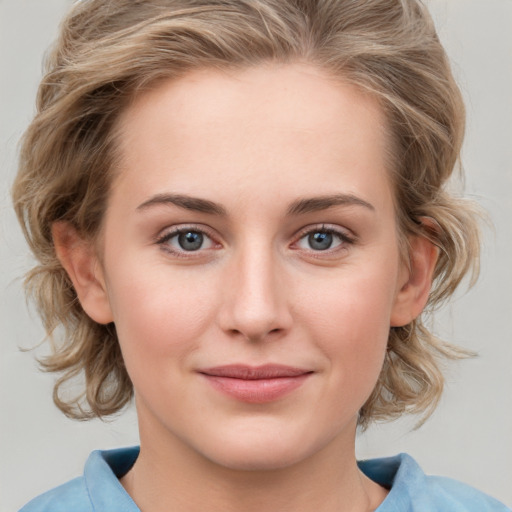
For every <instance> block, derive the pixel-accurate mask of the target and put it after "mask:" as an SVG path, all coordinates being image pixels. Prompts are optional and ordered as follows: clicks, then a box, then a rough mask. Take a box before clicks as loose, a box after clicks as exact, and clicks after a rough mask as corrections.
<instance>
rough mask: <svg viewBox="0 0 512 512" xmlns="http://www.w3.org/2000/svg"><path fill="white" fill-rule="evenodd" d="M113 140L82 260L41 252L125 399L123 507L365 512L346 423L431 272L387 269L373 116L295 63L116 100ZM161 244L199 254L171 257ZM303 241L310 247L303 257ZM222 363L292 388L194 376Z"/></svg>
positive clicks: (72, 241) (62, 249)
mask: <svg viewBox="0 0 512 512" xmlns="http://www.w3.org/2000/svg"><path fill="white" fill-rule="evenodd" d="M117 129H118V131H119V136H120V150H121V155H122V161H121V162H120V165H119V169H118V175H117V177H116V179H115V183H114V186H113V188H112V192H111V195H110V198H109V203H108V208H107V212H106V217H105V219H104V224H103V228H102V233H101V239H100V242H101V243H97V244H90V243H87V242H86V241H84V240H81V239H80V237H79V236H78V235H77V233H75V232H74V231H73V229H72V228H71V227H70V226H69V225H67V224H65V223H58V224H56V225H55V226H54V229H53V234H54V239H55V245H56V248H57V253H58V256H59V258H60V260H61V262H62V263H63V265H64V267H65V268H66V270H67V271H68V273H69V275H70V277H71V279H72V280H73V283H74V285H75V288H76V290H77V293H78V296H79V299H80V301H81V303H82V305H83V307H84V309H85V310H86V312H87V313H88V314H89V315H90V316H91V317H92V318H93V319H94V320H96V321H98V322H100V323H108V322H115V325H116V330H117V333H118V336H119V341H120V345H121V349H122V352H123V357H124V360H125V363H126V367H127V370H128V372H129V374H130V377H131V379H132V382H133V385H134V388H135V393H136V406H137V412H138V418H139V428H140V441H141V455H140V457H139V459H138V460H137V462H136V463H135V465H134V467H133V468H132V470H131V471H130V472H129V473H128V474H127V475H126V476H125V477H124V478H123V479H122V483H123V485H124V486H125V488H126V490H127V491H128V492H129V493H130V494H131V496H132V497H133V498H134V500H135V501H136V503H137V504H138V506H139V507H140V508H141V510H142V511H149V510H151V511H153V512H154V511H159V510H162V511H163V510H176V511H196V510H197V511H199V510H204V507H205V503H208V509H209V510H212V511H216V510H219V511H221V510H222V511H230V510H248V511H252V510H258V511H260V512H261V511H262V510H276V509H279V510H293V511H299V512H300V511H302V510H304V511H306V510H308V511H310V510H313V509H314V510H318V511H326V512H327V511H337V512H339V511H368V510H374V509H375V508H377V506H378V505H379V504H380V503H381V502H382V500H383V499H384V498H385V496H386V490H384V489H383V488H381V487H380V486H378V485H377V484H376V483H374V482H372V481H370V480H369V479H367V478H366V477H365V476H364V475H362V473H360V472H359V470H358V468H357V465H356V458H355V453H354V445H355V434H356V425H357V414H358V411H359V409H360V408H361V406H362V405H363V404H364V403H365V401H366V400H367V398H368V396H369V395H370V393H371V391H372V389H373V388H374V385H375V382H376V380H377V378H378V375H379V372H380V369H381V366H382V362H383V358H384V354H385V350H386V343H387V338H388V331H389V328H390V326H393V325H395V326H397V325H404V324H406V323H408V322H410V321H411V320H412V319H413V318H415V317H416V316H417V315H418V314H419V313H420V312H421V310H422V308H423V307H424V304H425V301H426V299H427V296H428V291H429V287H430V280H431V276H432V269H433V265H434V263H435V258H436V252H435V250H434V248H433V247H432V246H431V245H430V244H429V243H428V242H427V241H426V240H424V239H421V238H418V239H412V240H410V242H411V254H410V265H409V266H407V265H405V264H403V263H402V261H401V258H400V251H399V243H398V242H399V240H398V234H397V225H396V220H395V208H394V202H393V191H392V186H391V182H390V179H389V171H388V169H387V160H386V156H385V155H386V150H387V147H388V144H389V141H388V139H387V136H386V133H387V132H386V123H385V119H384V117H383V114H382V111H381V109H380V107H379V105H378V104H377V102H376V101H375V100H374V99H373V98H372V97H370V96H368V95H365V94H363V93H362V92H361V91H359V90H358V89H356V88H355V87H353V86H351V85H348V84H346V83H340V82H339V81H334V80H333V79H332V78H330V77H329V76H328V75H326V74H325V73H324V72H322V71H320V70H318V69H316V68H315V67H313V66H309V65H305V64H288V65H283V66H277V65H268V66H258V67H254V68H250V69H245V70H241V71H236V72H234V71H232V72H229V73H228V72H220V71H213V70H197V71H194V72H191V73H189V74H188V75H187V76H185V77H184V78H181V79H180V80H176V81H168V82H165V83H161V84H159V85H158V86H156V87H155V88H154V89H153V90H151V91H149V92H145V93H143V94H141V95H140V96H139V97H137V98H135V99H134V101H133V102H132V104H131V105H130V106H129V107H128V108H127V110H126V111H125V112H124V113H123V114H122V116H121V118H120V120H119V123H118V126H117ZM333 195H335V196H336V197H335V198H334V199H333ZM177 196H179V197H177ZM184 197H186V198H187V199H185V200H184ZM190 197H193V198H199V199H202V200H206V201H209V202H212V203H214V204H215V207H213V208H212V205H211V204H206V205H205V204H204V203H201V204H197V201H196V202H194V201H191V200H190V199H189V198H190ZM326 197H329V198H330V199H329V201H326V200H325V198H326ZM311 198H323V201H316V202H312V201H309V203H308V202H304V200H309V199H311ZM301 201H302V203H301ZM300 205H302V208H300V207H299V206H300ZM199 207H201V208H199ZM198 208H199V209H198ZM208 209H209V210H210V211H200V210H208ZM177 228H178V229H185V230H186V231H187V232H195V233H199V232H203V233H204V235H203V237H204V238H203V240H204V242H203V245H202V246H201V247H200V248H199V249H198V250H195V251H186V250H184V249H183V248H181V247H180V239H179V237H178V235H177V234H176V232H175V230H176V229H177ZM319 232H320V233H326V234H327V235H328V236H329V234H330V235H332V245H331V247H330V248H328V249H326V250H319V249H318V247H317V246H312V240H311V237H308V236H309V235H312V234H314V233H319ZM196 238H197V235H196ZM182 239H183V237H182ZM182 241H183V240H182ZM234 363H237V364H241V363H242V364H246V365H252V366H256V365H262V364H267V363H274V364H276V363H278V364H283V365H288V366H292V367H299V368H303V369H307V371H309V372H311V373H310V375H309V376H308V377H307V379H305V381H304V382H303V384H302V385H301V386H299V387H298V388H297V389H296V390H294V391H292V392H291V393H288V394H286V395H285V396H282V397H279V398H278V399H276V400H272V401H270V402H267V403H263V404H254V403H246V402H243V401H240V400H237V399H235V398H233V397H231V396H227V395H225V394H224V393H221V392H219V391H218V390H217V389H215V388H214V387H213V386H212V385H211V384H210V382H208V380H207V379H205V378H204V376H203V375H201V373H199V372H200V371H201V370H202V369H204V368H209V367H212V366H219V365H226V364H234ZM205 475H207V477H206V476H205ZM198 482H199V483H200V484H198Z"/></svg>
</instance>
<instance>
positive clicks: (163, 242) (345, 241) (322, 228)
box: [155, 224, 357, 258]
mask: <svg viewBox="0 0 512 512" xmlns="http://www.w3.org/2000/svg"><path fill="white" fill-rule="evenodd" d="M185 233H198V234H201V235H202V236H203V237H205V238H206V239H207V240H209V241H210V243H211V244H212V245H213V246H215V245H216V246H218V247H219V246H221V244H220V243H218V242H216V241H215V237H214V236H213V234H212V233H211V232H210V231H209V230H207V229H205V228H204V227H200V226H195V225H185V226H181V227H176V228H173V229H171V230H170V231H167V232H165V233H164V234H163V235H161V236H159V237H157V238H156V240H155V243H156V244H157V245H159V246H161V248H162V249H163V250H165V251H166V252H169V253H171V254H172V255H173V256H176V257H179V258H194V257H197V256H198V255H199V254H203V253H204V251H205V250H208V249H212V248H215V247H207V248H203V247H200V248H199V249H197V250H191V251H187V250H185V249H176V248H173V247H172V246H171V245H170V244H169V242H170V241H171V240H172V239H173V238H175V237H178V236H179V235H181V234H185ZM317 233H322V234H326V235H333V236H334V237H337V238H338V239H339V244H338V245H337V246H335V247H334V248H331V247H328V248H326V249H319V250H314V249H312V248H310V249H303V250H305V251H306V252H309V253H311V254H312V255H314V256H315V257H317V258H319V257H322V255H332V254H334V253H337V252H338V251H340V250H343V249H347V245H353V244H354V243H356V242H357V238H356V237H354V236H352V235H349V234H348V233H347V232H346V231H344V230H341V229H340V228H337V227H334V226H331V225H326V224H321V225H315V226H307V227H305V228H303V229H302V230H301V231H300V232H299V234H298V235H297V237H296V238H295V241H294V242H293V243H292V244H291V247H292V249H293V250H301V249H300V248H295V247H293V246H296V245H297V244H298V243H299V242H301V241H302V240H304V239H305V238H306V237H308V236H310V235H313V234H317Z"/></svg>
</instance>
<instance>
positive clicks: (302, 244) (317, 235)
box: [297, 226, 354, 252]
mask: <svg viewBox="0 0 512 512" xmlns="http://www.w3.org/2000/svg"><path fill="white" fill-rule="evenodd" d="M352 243H354V239H353V238H351V237H350V236H348V235H347V234H346V233H344V232H342V231H340V230H336V229H334V228H328V227H324V226H322V227H321V228H315V229H310V230H309V231H307V232H306V233H304V234H303V235H302V236H301V237H300V238H299V240H298V242H297V247H298V248H299V249H305V250H308V251H315V252H320V251H329V250H331V251H332V250H336V249H337V248H339V247H341V246H343V245H347V244H352Z"/></svg>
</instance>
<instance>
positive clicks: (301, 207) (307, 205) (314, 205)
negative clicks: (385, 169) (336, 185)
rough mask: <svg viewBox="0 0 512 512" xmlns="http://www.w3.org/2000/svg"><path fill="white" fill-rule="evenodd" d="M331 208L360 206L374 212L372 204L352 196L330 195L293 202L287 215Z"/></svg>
mask: <svg viewBox="0 0 512 512" xmlns="http://www.w3.org/2000/svg"><path fill="white" fill-rule="evenodd" d="M333 206H362V207H364V208H367V209H369V210H371V211H375V208H374V206H373V205H372V204H370V203H368V202H367V201H365V200H364V199H361V198H360V197H357V196H354V195H352V194H332V195H326V196H318V197H309V198H304V199H299V200H297V201H294V202H293V203H292V204H291V205H290V207H289V208H288V215H301V214H305V213H312V212H317V211H321V210H327V209H328V208H332V207H333Z"/></svg>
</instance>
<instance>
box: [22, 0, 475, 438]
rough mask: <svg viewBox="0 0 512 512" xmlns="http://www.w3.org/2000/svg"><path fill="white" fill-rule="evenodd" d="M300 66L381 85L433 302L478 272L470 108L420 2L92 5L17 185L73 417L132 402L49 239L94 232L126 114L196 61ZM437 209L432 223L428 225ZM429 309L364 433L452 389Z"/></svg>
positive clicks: (132, 1) (32, 131)
mask: <svg viewBox="0 0 512 512" xmlns="http://www.w3.org/2000/svg"><path fill="white" fill-rule="evenodd" d="M299 60H300V61H302V62H308V63H312V64H314V65H316V66H318V67H320V68H322V69H324V70H327V71H328V72H330V73H332V74H333V75H334V76H339V77H341V78H342V79H343V80H345V81H349V82H351V83H353V84H356V85H357V86H359V87H360V88H362V89H364V90H366V91H369V92H370V93H371V94H373V95H374V96H375V97H376V98H377V99H378V101H379V103H380V105H381V107H382V108H383V110H384V112H385V114H386V116H387V121H388V126H389V129H390V132H391V135H392V140H393V144H392V147H391V148H390V153H391V157H392V165H391V168H392V169H391V175H392V180H393V184H394V188H395V199H396V209H397V211H396V215H397V221H398V226H399V230H400V234H401V239H402V241H406V240H407V236H408V235H411V234H416V235H418V234H419V235H421V236H426V237H428V238H429V239H430V240H431V241H432V242H433V243H434V244H435V245H436V246H437V247H438V248H439V259H438V261H437V265H436V268H435V273H434V283H433V287H432V290H431V293H430V297H429V302H428V305H427V309H428V310H432V309H433V308H435V307H436V306H438V305H439V304H440V303H441V302H443V301H444V300H445V299H446V298H448V297H449V296H450V295H451V294H452V293H453V292H454V290H455V289H456V288H457V286H458V285H459V284H460V282H461V280H462V279H463V278H464V276H465V275H466V274H468V273H469V274H470V275H472V276H473V278H475V277H476V274H477V271H478V256H479V247H480V244H479V233H478V225H477V222H476V215H475V212H476V209H475V207H474V206H473V205H472V204H471V203H470V202H469V201H467V200H464V199H462V198H459V197H456V196H455V195H454V194H452V193H450V192H449V190H448V187H447V181H448V179H449V178H450V176H451V175H452V173H453V171H454V168H455V167H456V163H457V160H458V156H459V152H460V148H461V144H462V139H463V132H464V123H465V116H464V106H463V102H462V99H461V94H460V91H459V89H458V88H457V85H456V84H455V81H454V79H453V77H452V74H451V70H450V66H449V63H448V59H447V56H446V54H445V52H444V50H443V47H442V46H441V44H440V42H439V39H438V37H437V35H436V31H435V28H434V24H433V22H432V20H431V18H430V15H429V14H428V12H427V10H426V8H425V7H424V6H423V4H422V3H421V2H420V1H418V0H109V1H106V0H83V1H81V2H79V3H76V4H75V6H74V7H73V8H72V10H71V12H70V13H69V14H68V16H67V17H66V19H65V20H64V22H63V24H62V26H61V31H60V37H59V39H58V41H57V42H56V44H55V46H54V48H53V50H52V52H51V53H50V54H49V56H48V58H47V62H46V74H45V76H44V78H43V79H42V82H41V85H40V87H39V92H38V98H37V113H36V115H35V118H34V120H33V121H32V123H31V125H30V126H29V127H28V129H27V131H26V133H25V135H24V139H23V143H22V147H21V152H20V163H19V172H18V175H17V178H16V181H15V183H14V188H13V198H14V206H15V209H16V212H17V215H18V218H19V220H20V223H21V225H22V227H23V229H24V232H25V235H26V238H27V240H28V243H29V245H30V248H31V250H32V251H33V253H34V255H35V256H36V258H37V260H38V262H39V264H38V265H37V266H36V267H35V268H34V269H33V270H32V271H31V272H30V273H29V274H28V275H27V278H26V284H27V288H28V292H29V294H30V295H31V296H32V297H33V298H34V299H35V302H36V304H37V307H38V310H39V312H40V314H41V316H42V319H43V322H44V325H45V328H46V332H47V335H48V340H49V341H50V345H51V353H50V355H48V356H47V357H45V358H44V359H42V360H41V364H42V366H43V368H45V369H46V370H48V371H52V372H60V376H59V378H58V380H57V381H56V384H55V388H54V401H55V403H56V405H57V406H58V407H59V408H60V409H61V410H62V411H63V412H64V413H65V414H66V415H67V416H70V417H73V418H77V419H87V418H91V417H95V416H99V417H104V416H108V415H110V414H113V413H115V412H117V411H119V410H120V409H122V408H123V406H125V405H126V404H127V403H128V402H129V401H130V399H131V397H132V395H133V386H132V384H131V381H130V378H129V376H128V374H127V372H126V369H125V366H124V364H123V360H122V356H121V352H120V349H119V343H118V340H117V336H116V330H115V326H114V325H113V324H110V325H100V324H97V323H95V322H94V321H93V320H91V319H90V318H89V317H88V316H87V315H86V314H85V312H84V311H83V309H82V308H81V306H80V303H79V301H78V299H77V296H76V293H75V290H74V289H73V286H72V284H71V281H70V279H69V277H68V276H67V274H66V272H65V271H64V269H63V267H62V266H61V264H60V263H59V260H58V259H57V257H56V254H55V248H54V245H53V241H52V235H51V226H52V224H53V223H54V222H56V221H67V222H69V223H71V224H72V225H73V226H74V227H75V228H76V229H77V230H78V232H79V233H80V234H81V236H83V237H86V238H89V239H94V237H95V236H96V235H97V233H98V231H99V229H100V227H101V224H102V218H103V215H104V212H105V208H106V203H107V198H108V194H109V189H110V183H111V181H112V177H113V176H112V175H113V168H114V165H115V162H116V138H115V135H116V134H115V130H114V129H113V128H114V127H115V123H116V120H117V118H118V116H119V115H120V113H121V112H122V111H123V109H124V108H125V107H126V105H127V104H128V102H129V101H130V99H131V98H133V96H134V95H135V94H136V93H138V92H140V91H142V90H144V89H145V88H146V87H149V86H150V85H153V84H154V83H155V82H156V81H158V80H162V79H169V78H173V77H174V78H176V77H179V76H182V75H183V74H184V73H187V72H188V71H189V70H191V69H195V68H201V67H210V68H212V67H213V68H220V69H225V68H226V67H230V68H237V67H247V66H254V65H258V64H260V63H264V62H268V61H274V62H282V63H285V62H293V61H299ZM425 217H426V218H429V219H430V220H429V222H421V220H422V219H424V218H425ZM427 226H430V227H429V228H427ZM404 247H405V250H406V244H404ZM424 315H425V313H424V314H423V315H422V316H421V317H420V318H418V319H416V320H415V321H414V322H412V323H411V324H409V325H407V326H404V327H398V328H391V329H390V333H389V342H388V350H387V354H386V358H385V362H384V365H383V368H382V372H381V374H380V377H379V380H378V383H377V386H376V387H375V389H374V391H373V393H372V395H371V396H370V398H369V399H368V401H367V402H366V404H365V405H364V406H363V407H362V409H361V411H360V415H359V424H360V426H362V427H363V428H364V427H366V426H367V425H368V424H369V422H370V421H372V420H382V419H392V418H395V417H397V416H400V415H402V414H403V413H406V412H407V413H421V414H423V416H422V417H423V418H426V417H427V416H428V415H429V414H430V413H431V412H432V411H433V409H434V407H435V406H436V404H437V402H438V400H439V398H440V395H441V391H442V388H443V376H442V372H441V371H440V366H441V364H442V361H443V360H444V359H446V358H448V359H450V358H451V359H453V358H458V357H462V356H463V355H464V351H463V350H461V349H457V348H455V347H453V346H451V345H448V344H446V343H443V342H441V341H440V340H438V339H437V338H436V337H435V336H434V335H433V334H432V333H431V332H429V329H428V328H427V327H426V326H425V320H424V318H423V317H424ZM62 327H63V332H60V335H56V333H57V332H59V331H61V330H62ZM58 328H59V329H58ZM76 377H83V378H84V379H85V384H84V385H83V386H82V388H81V389H82V390H83V391H80V392H78V393H77V394H76V395H73V396H64V395H66V393H64V390H65V389H66V386H65V384H67V383H68V381H70V380H73V379H74V378H76Z"/></svg>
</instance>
